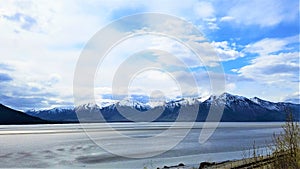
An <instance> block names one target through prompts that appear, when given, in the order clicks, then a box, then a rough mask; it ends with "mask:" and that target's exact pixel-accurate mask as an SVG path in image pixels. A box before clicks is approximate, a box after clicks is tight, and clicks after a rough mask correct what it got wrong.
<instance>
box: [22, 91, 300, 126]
mask: <svg viewBox="0 0 300 169" xmlns="http://www.w3.org/2000/svg"><path fill="white" fill-rule="evenodd" d="M212 104H216V106H219V107H220V106H222V105H223V106H224V112H223V116H222V118H221V121H249V122H250V121H251V122H254V121H284V120H285V118H286V111H292V112H293V114H294V117H295V119H296V120H297V121H299V117H300V115H299V110H300V104H293V103H286V102H278V103H274V102H270V101H266V100H263V99H260V98H258V97H254V98H249V99H248V98H246V97H244V96H238V95H232V94H230V93H226V92H225V93H223V94H221V95H219V96H217V95H212V96H210V97H209V98H208V99H206V100H203V98H200V97H195V98H181V99H177V100H172V101H168V102H166V101H165V102H163V103H161V104H156V105H154V106H151V105H149V103H141V102H138V101H135V100H131V101H130V100H125V101H124V100H121V101H119V102H113V103H112V104H106V106H104V107H102V106H98V105H97V104H93V103H89V104H84V105H80V106H78V107H74V108H72V109H60V111H56V114H54V113H51V111H49V110H41V111H27V112H25V113H27V114H29V115H31V116H36V117H39V118H41V119H46V120H55V121H56V120H58V121H74V122H78V118H77V115H78V112H80V113H81V115H80V116H81V118H80V121H81V122H105V121H107V122H128V121H130V120H128V119H127V118H125V117H124V113H123V114H122V112H120V109H123V111H125V112H131V111H133V112H134V111H136V110H137V111H138V112H140V113H141V114H142V115H144V116H145V118H144V119H140V120H141V121H147V118H149V117H147V115H149V114H146V113H147V112H149V111H152V112H153V111H161V115H160V116H159V117H158V118H157V119H156V120H155V121H176V119H177V117H178V114H179V112H180V109H183V108H184V109H185V110H184V111H185V112H184V113H186V115H185V118H184V119H185V121H194V120H196V121H199V122H203V121H205V120H206V117H207V115H208V113H209V110H210V107H211V105H212ZM195 106H196V107H198V110H196V111H198V112H197V118H196V119H192V118H189V116H191V114H189V113H190V112H192V111H195V108H196V107H195ZM76 112H77V113H76ZM57 113H58V114H57ZM99 113H101V114H102V116H103V118H102V117H101V116H99ZM143 113H144V114H143ZM88 116H90V117H92V118H90V117H88ZM130 116H134V115H132V114H131V115H130ZM100 117H101V118H100ZM129 118H130V117H129ZM82 119H84V120H83V121H82ZM97 119H100V120H97ZM216 121H217V120H216Z"/></svg>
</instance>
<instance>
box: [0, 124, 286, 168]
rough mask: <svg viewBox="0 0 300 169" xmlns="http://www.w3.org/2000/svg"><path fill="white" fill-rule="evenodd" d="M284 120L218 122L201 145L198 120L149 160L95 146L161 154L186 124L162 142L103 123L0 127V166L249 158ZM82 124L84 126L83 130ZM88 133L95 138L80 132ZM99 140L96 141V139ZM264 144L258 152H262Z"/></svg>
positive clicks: (142, 128) (135, 128) (154, 128)
mask: <svg viewBox="0 0 300 169" xmlns="http://www.w3.org/2000/svg"><path fill="white" fill-rule="evenodd" d="M282 124H283V123H220V125H219V127H218V128H217V130H216V131H215V132H214V134H213V135H212V137H210V138H209V139H208V140H207V141H206V142H205V143H204V144H200V143H199V134H200V132H201V130H205V129H203V127H202V126H203V123H195V125H194V127H193V129H191V131H190V132H189V133H188V135H186V137H185V138H184V139H183V140H182V141H181V142H180V143H179V144H178V145H176V146H175V147H173V148H172V149H171V150H169V151H167V152H164V153H163V154H160V155H157V156H154V157H148V158H127V157H120V156H116V155H114V154H111V153H109V152H107V151H105V150H104V149H103V148H101V147H100V146H99V145H97V144H95V142H94V141H96V142H97V141H99V140H100V141H104V142H105V141H106V142H107V143H109V144H110V145H111V146H112V147H113V148H115V149H116V150H118V151H120V152H122V153H123V154H125V155H129V156H130V155H134V156H136V157H142V156H147V155H149V154H151V153H153V152H160V150H163V149H165V148H166V147H168V146H169V144H170V143H171V142H172V140H174V139H176V138H180V137H181V136H182V135H184V130H185V129H186V126H189V125H188V123H181V124H180V126H179V127H177V128H176V129H172V132H171V133H170V134H169V135H166V136H164V137H163V139H162V140H157V141H153V142H151V144H152V146H153V145H154V147H151V145H150V147H146V146H143V144H142V143H143V142H141V143H135V144H131V143H129V142H126V139H124V138H123V137H118V136H116V135H115V134H114V133H112V132H111V131H110V130H109V128H107V126H106V125H104V124H95V123H90V124H83V125H81V124H55V125H53V124H51V125H1V126H0V165H1V167H2V168H4V167H7V168H10V167H14V168H16V167H22V168H26V167H27V168H35V167H51V168H83V167H86V168H100V169H101V168H105V169H109V168H119V169H122V168H128V169H129V168H130V169H134V168H138V169H143V168H144V167H147V168H157V167H163V166H164V165H176V164H179V163H184V164H188V165H189V166H196V165H198V164H199V163H200V162H202V161H224V160H232V159H241V158H243V157H244V156H249V151H248V149H249V148H250V147H252V145H253V142H254V141H255V145H256V146H257V147H264V146H266V145H268V144H271V142H272V141H271V139H272V135H273V133H279V132H281V131H282V129H281V126H282ZM171 125H172V123H139V124H135V123H112V124H110V126H111V127H113V128H114V129H115V130H117V131H118V132H119V133H122V134H123V135H125V136H127V138H135V139H137V140H139V139H140V138H144V140H145V139H147V138H151V137H153V136H156V135H157V134H159V133H162V132H163V131H166V130H168V129H169V128H170V126H171ZM83 128H84V129H83ZM84 130H86V131H88V134H89V135H90V136H91V135H92V136H93V138H94V139H95V140H91V138H90V137H89V136H88V135H87V134H86V133H85V132H84ZM98 139H99V140H98ZM264 150H265V149H264V148H262V150H260V152H261V153H262V154H263V153H265V152H264Z"/></svg>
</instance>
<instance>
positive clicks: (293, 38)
mask: <svg viewBox="0 0 300 169" xmlns="http://www.w3.org/2000/svg"><path fill="white" fill-rule="evenodd" d="M299 9H300V8H299V1H298V0H289V1H288V3H287V2H286V0H265V1H261V0H231V1H228V0H215V1H204V0H203V1H202V0H200V1H196V0H187V1H184V2H183V1H180V0H175V1H174V0H162V1H134V0H130V1H117V0H114V1H110V0H107V1H106V0H102V1H95V0H90V1H76V0H74V1H69V0H64V1H58V0H53V1H45V0H41V1H27V0H22V1H15V0H10V1H4V0H3V1H0V57H1V59H0V91H1V92H0V103H2V104H5V105H7V106H10V107H13V108H15V109H18V110H29V109H46V108H53V107H61V106H62V107H64V106H71V105H73V104H74V96H73V82H74V73H75V70H76V65H77V63H78V61H79V58H80V56H81V54H82V52H83V51H84V50H85V47H86V46H88V45H87V44H89V42H90V39H92V38H93V37H95V35H97V32H99V31H101V30H102V29H103V28H104V27H105V26H107V25H109V24H112V23H115V22H117V21H118V19H120V18H124V17H126V16H132V15H135V14H141V13H159V14H163V15H170V16H173V17H176V18H179V19H182V20H184V21H186V22H187V23H190V24H191V25H193V26H194V27H195V28H197V29H198V30H199V32H201V36H200V35H197V37H196V35H195V34H189V35H191V36H186V37H185V39H187V42H190V41H193V42H195V43H196V42H197V43H198V45H200V47H202V49H203V51H201V52H202V53H204V54H205V55H206V57H203V58H202V59H203V60H197V58H196V57H195V56H194V54H193V53H192V52H191V51H190V50H189V49H188V48H187V47H186V46H185V45H184V44H183V43H180V42H178V41H176V39H172V38H170V37H167V36H162V35H160V36H158V35H147V34H146V35H143V36H134V37H131V38H127V39H126V40H124V41H122V43H119V44H117V45H115V47H114V48H112V49H111V51H110V52H109V53H108V54H107V55H106V57H105V58H104V59H103V61H102V62H101V64H99V65H98V68H97V73H96V75H95V77H94V81H95V82H94V92H95V99H96V100H97V102H109V101H110V100H112V99H119V98H118V97H113V96H116V95H118V96H122V98H124V97H125V96H128V93H129V94H130V97H134V98H138V99H139V98H142V99H144V98H149V97H150V96H151V97H152V96H153V97H154V98H155V94H158V95H161V94H162V93H163V95H164V96H165V97H164V98H166V99H172V98H178V97H198V96H202V97H204V96H208V95H210V94H214V91H213V90H212V89H211V88H212V85H211V79H210V78H211V77H212V76H213V77H216V81H217V83H218V84H220V85H222V84H223V83H222V81H221V80H222V77H224V79H225V84H224V91H226V92H229V93H232V94H236V95H241V96H245V97H248V98H251V97H255V96H256V97H259V98H261V99H265V100H269V101H273V102H282V101H288V102H293V103H300V101H299V100H300V99H299V97H300V92H299ZM141 22H143V21H141ZM150 22H152V23H153V24H156V26H158V27H159V28H158V29H159V30H161V31H163V32H164V33H166V34H168V32H169V33H170V34H171V33H172V31H174V32H175V33H176V31H186V30H188V28H187V27H184V26H186V25H179V26H176V23H170V22H159V23H155V21H153V20H151V21H150ZM172 24H175V26H174V25H172ZM170 25H171V26H170ZM121 26H122V27H121ZM121 26H120V27H114V29H112V32H111V33H110V34H108V36H107V37H106V38H110V35H111V36H114V35H117V34H118V33H121V30H122V31H123V32H124V31H128V30H131V29H133V28H134V24H133V23H132V24H130V23H128V24H125V25H121ZM178 36H179V35H178ZM98 38H100V39H101V37H98ZM179 38H181V37H179ZM201 38H203V39H205V42H204V41H203V42H202V41H201V40H199V39H201ZM200 41H201V43H200ZM208 48H209V49H210V48H212V49H213V52H212V51H205V50H206V49H208ZM148 49H151V50H148ZM204 54H203V55H204ZM213 54H215V55H216V58H217V60H216V58H214V57H213V56H210V55H213ZM125 62H126V64H129V65H130V66H129V67H128V65H127V67H126V65H125V69H126V70H128V71H129V70H131V68H132V67H134V66H136V65H141V64H144V63H145V64H146V63H147V64H149V65H153V66H154V67H155V66H157V67H161V68H162V69H149V70H143V71H141V72H137V73H136V74H135V75H134V76H133V77H131V79H129V80H130V85H129V86H126V87H127V88H126V89H124V90H123V88H121V87H120V88H117V89H118V90H117V91H114V89H113V88H112V83H113V80H115V79H114V78H116V77H119V79H120V78H121V79H122V76H121V74H122V73H124V72H122V71H120V72H121V73H119V74H118V75H116V73H117V72H118V70H119V69H120V67H122V64H123V63H125ZM215 67H221V68H222V72H218V73H216V72H213V71H211V70H213V69H214V68H215ZM186 68H188V69H186ZM133 70H134V69H133ZM123 77H124V76H123ZM219 77H220V78H219ZM191 79H192V80H194V81H195V82H196V84H197V85H196V87H195V86H194V85H191V84H192V82H191V81H190V80H191ZM83 81H84V79H83ZM114 92H117V93H115V94H116V95H113V93H114ZM123 96H124V97H123Z"/></svg>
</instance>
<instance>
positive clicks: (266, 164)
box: [199, 113, 300, 169]
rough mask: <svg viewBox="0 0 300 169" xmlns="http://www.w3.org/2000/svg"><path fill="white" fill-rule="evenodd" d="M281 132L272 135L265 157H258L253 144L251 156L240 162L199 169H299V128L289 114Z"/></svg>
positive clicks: (209, 164) (257, 151) (216, 164)
mask: <svg viewBox="0 0 300 169" xmlns="http://www.w3.org/2000/svg"><path fill="white" fill-rule="evenodd" d="M282 128H283V132H281V133H280V134H278V135H276V134H274V135H273V144H272V145H269V146H267V148H266V152H270V153H267V155H264V156H263V155H260V153H259V149H257V148H256V146H255V142H254V144H253V149H252V150H250V151H251V154H252V156H251V157H250V158H244V159H242V160H236V161H228V162H222V163H206V165H201V164H200V166H199V169H204V168H206V169H210V168H222V169H227V168H228V169H229V168H230V169H243V168H245V169H246V168H247V169H300V128H299V121H295V120H294V119H293V116H292V113H289V115H288V117H287V120H286V122H285V124H284V125H283V126H282ZM202 164H203V163H202Z"/></svg>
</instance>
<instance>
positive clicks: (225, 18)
mask: <svg viewBox="0 0 300 169" xmlns="http://www.w3.org/2000/svg"><path fill="white" fill-rule="evenodd" d="M232 20H234V17H232V16H223V17H221V19H220V21H221V22H228V21H232Z"/></svg>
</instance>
